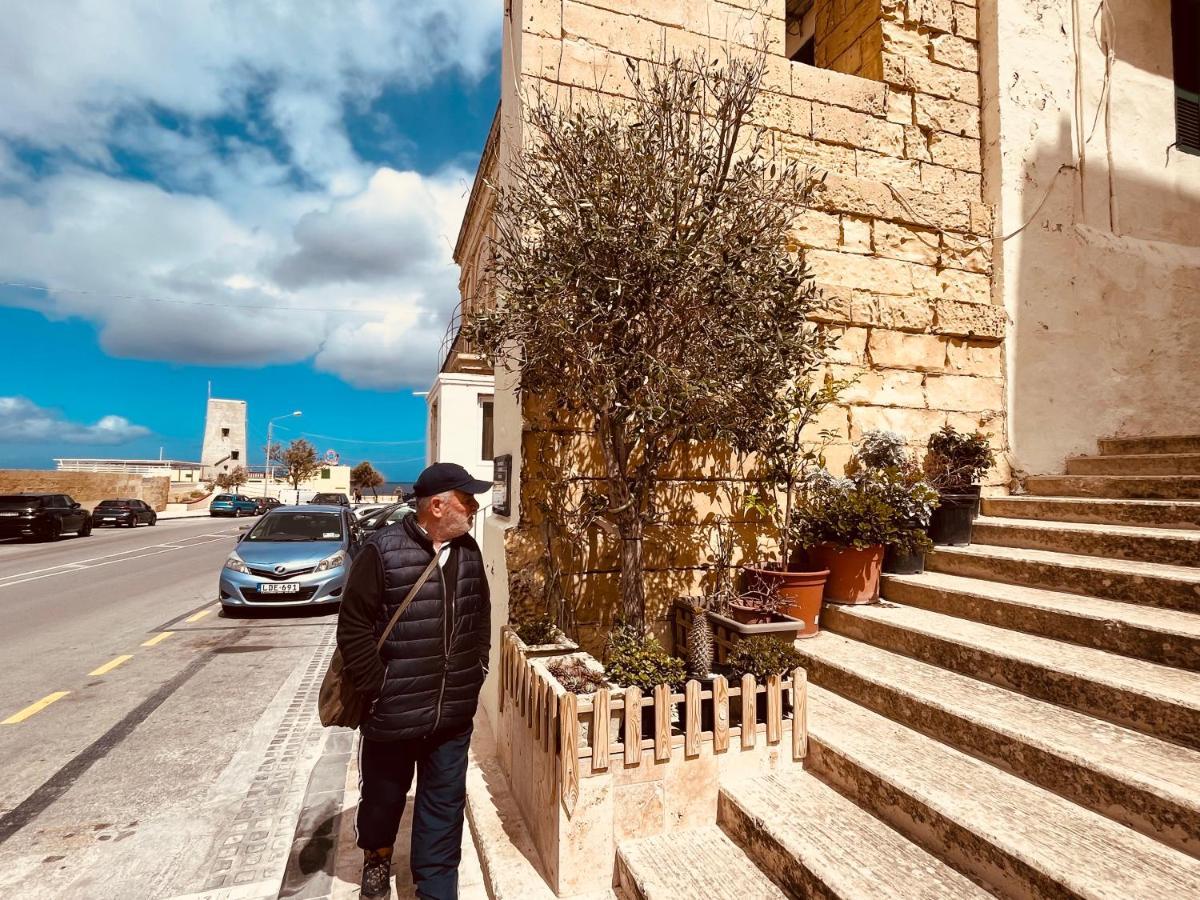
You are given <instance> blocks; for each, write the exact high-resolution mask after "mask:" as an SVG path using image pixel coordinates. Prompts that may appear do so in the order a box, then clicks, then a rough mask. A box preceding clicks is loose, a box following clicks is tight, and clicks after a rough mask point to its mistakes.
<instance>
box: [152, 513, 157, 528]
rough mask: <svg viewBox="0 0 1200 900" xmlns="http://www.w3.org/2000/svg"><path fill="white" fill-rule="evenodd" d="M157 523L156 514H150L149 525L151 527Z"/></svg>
mask: <svg viewBox="0 0 1200 900" xmlns="http://www.w3.org/2000/svg"><path fill="white" fill-rule="evenodd" d="M157 524H158V516H151V517H150V525H151V527H153V526H155V525H157Z"/></svg>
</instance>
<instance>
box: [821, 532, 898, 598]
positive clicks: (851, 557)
mask: <svg viewBox="0 0 1200 900" xmlns="http://www.w3.org/2000/svg"><path fill="white" fill-rule="evenodd" d="M808 557H809V559H810V560H811V561H812V562H813V563H815V564H816V565H820V566H824V567H825V568H827V569H828V570H829V578H828V579H827V580H826V582H825V599H826V600H828V601H830V602H832V603H847V604H851V605H858V604H863V603H874V602H875V601H876V600H878V599H879V573H880V571H881V570H882V569H883V545H882V544H880V545H878V546H874V547H866V548H864V549H862V550H858V549H856V548H854V547H842V546H839V545H837V544H820V545H818V546H816V547H811V548H809V551H808Z"/></svg>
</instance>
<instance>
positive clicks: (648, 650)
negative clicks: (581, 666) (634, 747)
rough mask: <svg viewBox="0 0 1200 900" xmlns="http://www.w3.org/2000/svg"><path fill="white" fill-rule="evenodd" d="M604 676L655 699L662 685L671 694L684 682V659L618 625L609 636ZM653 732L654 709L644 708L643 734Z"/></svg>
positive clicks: (636, 631)
mask: <svg viewBox="0 0 1200 900" xmlns="http://www.w3.org/2000/svg"><path fill="white" fill-rule="evenodd" d="M607 655H608V660H607V662H606V663H605V666H604V675H605V677H606V678H607V679H608V680H609V681H611V682H612V683H614V684H616V685H619V686H621V687H636V688H639V689H640V690H641V692H642V696H643V697H647V696H653V694H654V689H655V688H656V687H658V686H659V685H660V684H669V685H670V686H671V689H672V691H674V690H676V689H678V688H679V687H681V686H682V685H683V682H684V680H685V672H684V664H683V660H681V659H677V658H676V657H674V656H671V655H670V654H669V653H667V651H666V650H664V649H663V646H662V644H660V643H659V642H658V640H657V639H656V638H654V637H651V636H650V635H647V634H644V633H643V632H642V630H641V629H640V628H638V627H637V626H634V625H618V626H617V627H616V628H614V629H613V630H612V633H611V634H610V635H609V636H608V654H607ZM653 733H654V707H652V706H643V707H642V734H643V735H650V734H653Z"/></svg>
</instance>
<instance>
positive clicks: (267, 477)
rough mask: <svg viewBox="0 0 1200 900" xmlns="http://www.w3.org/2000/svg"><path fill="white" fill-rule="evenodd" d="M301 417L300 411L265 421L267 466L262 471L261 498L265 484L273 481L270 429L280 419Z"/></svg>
mask: <svg viewBox="0 0 1200 900" xmlns="http://www.w3.org/2000/svg"><path fill="white" fill-rule="evenodd" d="M301 415H304V414H303V413H302V412H300V410H296V411H295V412H290V413H284V414H283V415H282V416H276V417H275V418H274V419H268V420H267V465H266V466H265V467H264V470H263V475H264V478H263V496H264V497H265V496H267V482H268V481H274V480H275V460H273V459H272V458H271V434H272V429H273V428H274V427H275V423H276V422H278V421H279V420H280V419H290V418H292V417H293V416H301Z"/></svg>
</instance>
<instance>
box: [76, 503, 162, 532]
mask: <svg viewBox="0 0 1200 900" xmlns="http://www.w3.org/2000/svg"><path fill="white" fill-rule="evenodd" d="M142 522H144V523H145V524H147V525H156V524H158V513H156V512H155V511H154V510H152V509H151V508H150V506H149V505H148V504H146V503H144V502H143V501H141V500H101V501H100V505H99V506H97V507H96V508H95V509H94V510H92V524H93V525H94V526H96V527H99V526H101V525H113V526H116V525H125V526H127V527H129V528H135V527H136V526H137V525H138V524H140V523H142Z"/></svg>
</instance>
